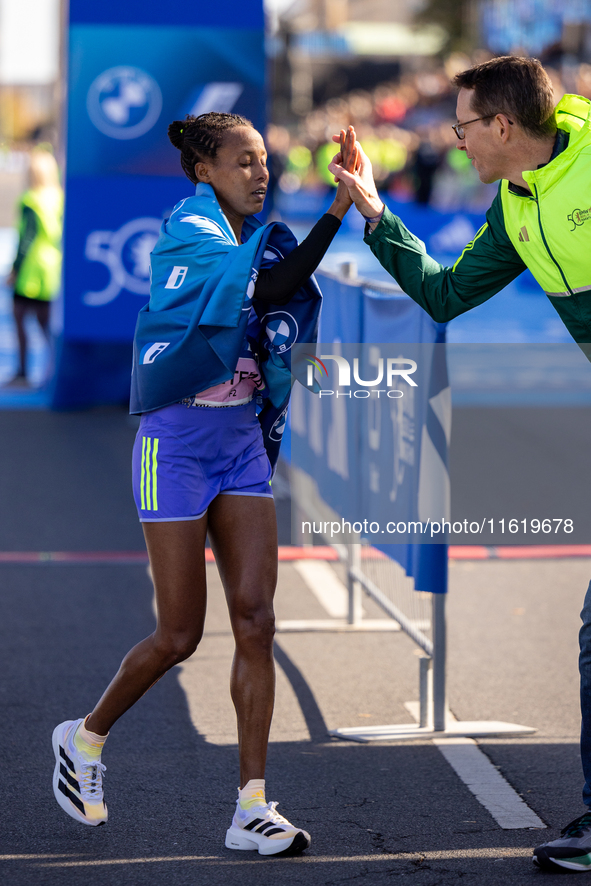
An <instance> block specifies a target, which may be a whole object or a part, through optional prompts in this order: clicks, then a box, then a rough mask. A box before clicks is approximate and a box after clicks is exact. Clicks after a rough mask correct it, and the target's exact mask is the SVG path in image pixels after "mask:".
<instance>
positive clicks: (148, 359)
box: [140, 341, 170, 363]
mask: <svg viewBox="0 0 591 886" xmlns="http://www.w3.org/2000/svg"><path fill="white" fill-rule="evenodd" d="M169 344H170V342H169V341H151V342H148V344H147V345H144V346H143V348H142V350H141V352H140V363H153V362H154V360H155V359H156V357H158V356H159V355H160V354H161V353H162V351H164V350H166V348H167V347H168V346H169Z"/></svg>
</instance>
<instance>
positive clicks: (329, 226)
mask: <svg viewBox="0 0 591 886" xmlns="http://www.w3.org/2000/svg"><path fill="white" fill-rule="evenodd" d="M340 226H341V223H340V221H339V220H338V218H337V217H336V216H334V215H328V213H327V214H326V215H323V216H322V218H321V219H319V221H317V222H316V224H315V225H314V227H313V228H312V230H311V231H310V233H309V234H308V236H307V237H306V239H305V240H302V242H301V243H300V245H299V246H296V248H295V249H294V250H293V252H290V253H289V255H287V256H286V257H285V258H284V259H281V261H278V262H277V263H276V264H274V265H273V266H272V267H270V268H266V269H265V270H262V271H259V276H258V278H257V282H256V286H255V290H254V297H255V298H258V299H260V300H261V301H268V302H272V303H273V304H274V305H284V304H287V302H288V301H289V300H290V298H292V296H294V295H295V294H296V292H297V291H298V289H299V288H300V287H301V286H303V285H304V283H305V282H306V280H308V278H309V277H311V276H312V274H313V273H314V271H315V270H316V268H317V267H318V265H319V264H320V262H321V261H322V259H323V258H324V254H325V252H326V250H327V249H328V247H329V246H330V244H331V243H332V241H333V238H334V236H335V234H336V232H337V231H338V229H339V228H340Z"/></svg>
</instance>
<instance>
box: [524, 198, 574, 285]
mask: <svg viewBox="0 0 591 886" xmlns="http://www.w3.org/2000/svg"><path fill="white" fill-rule="evenodd" d="M533 189H534V195H535V196H534V200H535V201H536V206H537V207H538V224H539V226H540V234H541V235H542V242H543V244H544V246H545V247H546V252H547V253H548V255H549V256H550V258H551V259H552V261H553V262H554V264H555V265H556V267H557V268H558V270H559V271H560V276H561V277H562V279H563V280H564V285H565V286H566V288H567V290H568V292H569V294H570V295H574V292H573V291H572V289H571V288H570V286H569V285H568V283H567V280H566V277H565V276H564V272H563V270H562V268H561V267H560V265H559V264H558V262H557V261H556V259H555V258H554V256H553V255H552V252H551V250H550V247H549V246H548V241H547V240H546V235H545V234H544V228H543V227H542V214H541V212H540V201H539V200H538V189H537V188H536V186H535V185H533Z"/></svg>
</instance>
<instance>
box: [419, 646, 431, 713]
mask: <svg viewBox="0 0 591 886" xmlns="http://www.w3.org/2000/svg"><path fill="white" fill-rule="evenodd" d="M419 726H420V727H421V729H432V728H433V659H432V658H429V657H428V656H426V655H423V656H421V658H419Z"/></svg>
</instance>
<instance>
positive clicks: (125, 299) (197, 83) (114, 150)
mask: <svg viewBox="0 0 591 886" xmlns="http://www.w3.org/2000/svg"><path fill="white" fill-rule="evenodd" d="M66 42H67V54H66V62H67V63H66V65H65V66H64V68H65V70H66V72H67V73H66V77H67V82H66V83H65V93H66V95H67V107H66V109H65V111H66V113H65V132H66V177H65V190H66V211H65V229H64V281H63V283H64V285H63V304H62V311H61V312H60V313H61V331H60V337H59V341H58V353H57V367H56V378H55V384H54V392H53V405H54V407H58V408H63V407H68V406H80V405H90V404H92V403H93V402H97V401H100V402H119V401H123V400H125V399H126V398H127V397H128V394H129V379H130V370H131V343H132V339H133V332H134V327H135V322H136V319H137V314H138V311H139V310H140V308H141V307H142V306H143V305H144V304H145V303H146V301H147V299H148V295H149V288H150V262H149V256H150V252H151V250H152V248H153V246H154V244H155V243H156V240H157V237H158V232H159V229H160V225H161V222H162V219H163V218H164V217H165V216H167V215H168V214H169V213H170V211H171V210H172V208H173V206H174V205H175V204H176V203H177V202H178V201H179V200H181V199H182V198H183V197H187V196H190V195H191V194H192V193H193V186H192V185H191V183H190V182H189V181H188V179H187V178H185V176H184V174H183V173H182V171H181V168H180V162H179V154H178V152H177V151H176V150H175V149H174V148H173V147H172V145H171V144H170V142H169V140H168V136H167V128H168V124H169V123H170V122H171V121H172V120H175V119H179V118H181V117H183V116H184V115H185V114H188V113H190V114H195V115H197V114H201V113H205V112H206V111H210V110H217V111H225V112H234V113H239V114H243V115H244V116H246V117H248V118H249V119H251V120H252V122H253V124H254V126H255V127H256V128H257V129H262V127H263V124H264V86H265V56H264V21H263V8H262V2H261V0H254V2H250V3H243V2H238V0H224V2H223V3H218V4H209V5H205V4H195V3H188V4H163V3H161V2H158V3H156V2H154V0H126V2H125V3H121V2H115V0H70V10H69V22H68V30H67V41H66ZM105 362H107V363H108V365H109V372H108V373H106V374H105V373H104V366H105ZM99 372H100V373H101V377H100V378H99V377H97V373H99Z"/></svg>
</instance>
